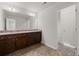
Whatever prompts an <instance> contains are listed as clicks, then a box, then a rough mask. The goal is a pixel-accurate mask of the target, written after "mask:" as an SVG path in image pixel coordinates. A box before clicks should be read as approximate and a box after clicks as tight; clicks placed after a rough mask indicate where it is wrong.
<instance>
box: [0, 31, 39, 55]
mask: <svg viewBox="0 0 79 59" xmlns="http://www.w3.org/2000/svg"><path fill="white" fill-rule="evenodd" d="M40 42H41V32H29V33H18V34H9V35H1V36H0V55H6V54H8V53H11V52H14V51H15V50H19V49H22V48H25V47H28V46H30V45H33V44H36V43H40Z"/></svg>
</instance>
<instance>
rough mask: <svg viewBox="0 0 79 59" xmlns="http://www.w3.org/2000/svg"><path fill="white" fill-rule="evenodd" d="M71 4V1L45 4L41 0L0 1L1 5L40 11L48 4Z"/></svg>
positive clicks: (48, 5)
mask: <svg viewBox="0 0 79 59" xmlns="http://www.w3.org/2000/svg"><path fill="white" fill-rule="evenodd" d="M66 4H67V5H68V4H72V3H71V2H64V3H63V2H47V4H45V5H44V4H43V2H0V6H1V7H4V8H6V7H8V6H10V7H11V6H12V7H16V8H20V9H22V11H23V12H24V11H25V10H29V11H33V12H41V11H43V10H45V9H46V8H48V7H50V6H61V5H66Z"/></svg>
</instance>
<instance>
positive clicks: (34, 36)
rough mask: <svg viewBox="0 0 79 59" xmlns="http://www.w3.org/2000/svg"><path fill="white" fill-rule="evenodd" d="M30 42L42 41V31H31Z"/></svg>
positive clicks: (29, 34)
mask: <svg viewBox="0 0 79 59" xmlns="http://www.w3.org/2000/svg"><path fill="white" fill-rule="evenodd" d="M27 34H28V37H29V40H30V44H35V43H40V42H41V32H31V33H27Z"/></svg>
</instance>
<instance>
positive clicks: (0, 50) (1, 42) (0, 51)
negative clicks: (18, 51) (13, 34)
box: [0, 38, 6, 55]
mask: <svg viewBox="0 0 79 59" xmlns="http://www.w3.org/2000/svg"><path fill="white" fill-rule="evenodd" d="M5 54H6V39H2V38H0V55H5Z"/></svg>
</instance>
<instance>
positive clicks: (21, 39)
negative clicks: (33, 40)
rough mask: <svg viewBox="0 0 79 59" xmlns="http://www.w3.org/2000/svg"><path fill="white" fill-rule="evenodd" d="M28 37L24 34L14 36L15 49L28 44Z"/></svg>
mask: <svg viewBox="0 0 79 59" xmlns="http://www.w3.org/2000/svg"><path fill="white" fill-rule="evenodd" d="M28 40H29V39H28V37H27V35H26V34H21V35H20V36H17V38H16V49H21V48H25V47H27V46H28V43H29V42H28Z"/></svg>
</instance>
